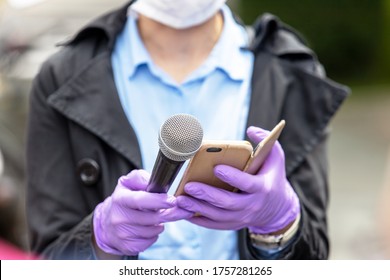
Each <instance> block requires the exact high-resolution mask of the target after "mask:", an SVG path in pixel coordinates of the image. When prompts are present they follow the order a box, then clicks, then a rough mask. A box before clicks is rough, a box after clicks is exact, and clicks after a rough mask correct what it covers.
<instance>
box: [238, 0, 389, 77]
mask: <svg viewBox="0 0 390 280" xmlns="http://www.w3.org/2000/svg"><path fill="white" fill-rule="evenodd" d="M384 6H385V7H386V9H384ZM389 6H390V1H389V0H360V1H356V0H327V1H312V0H301V1H289V0H278V1H275V0H241V1H239V6H238V10H237V12H238V14H239V15H240V16H241V17H242V19H243V21H244V22H245V23H247V24H250V23H253V21H254V20H255V18H256V17H257V16H258V15H259V14H261V13H265V12H268V13H272V14H274V15H276V16H278V17H279V18H280V19H281V20H282V21H283V22H285V23H287V24H288V25H291V26H292V27H293V28H295V29H297V30H299V32H300V33H301V34H302V35H303V36H304V37H305V38H306V40H307V41H308V44H309V46H310V47H311V48H313V49H314V50H315V51H316V53H317V54H318V56H319V58H320V60H321V62H322V63H323V64H324V65H325V68H326V70H327V73H328V75H329V76H330V77H331V78H334V79H336V80H338V81H341V82H345V83H353V84H356V83H358V84H359V83H367V82H376V80H377V75H376V74H377V72H378V71H377V70H378V69H377V67H378V66H379V64H380V67H381V68H382V69H387V68H386V65H385V64H386V63H387V64H389V63H390V62H388V61H387V62H386V63H385V61H383V53H382V55H378V54H379V53H381V52H383V49H381V48H380V47H379V46H381V42H383V37H384V36H386V34H388V33H389V28H387V31H384V30H385V25H384V18H385V15H384V13H383V11H384V10H386V11H387V17H389V15H388V14H389V13H390V12H389V9H390V8H389ZM387 24H389V19H388V20H387ZM387 45H388V46H389V42H387ZM387 51H389V47H387ZM378 61H381V63H378ZM382 74H383V73H382ZM389 82H390V81H389Z"/></svg>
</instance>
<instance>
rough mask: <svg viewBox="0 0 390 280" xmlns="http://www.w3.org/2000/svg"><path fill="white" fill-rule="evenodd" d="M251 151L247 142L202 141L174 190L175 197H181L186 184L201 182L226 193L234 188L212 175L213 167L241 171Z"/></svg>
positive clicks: (251, 148) (250, 146)
mask: <svg viewBox="0 0 390 280" xmlns="http://www.w3.org/2000/svg"><path fill="white" fill-rule="evenodd" d="M252 151H253V147H252V144H251V143H250V142H248V141H204V142H203V143H202V145H201V147H200V149H199V151H198V152H197V153H196V154H195V156H194V157H193V158H192V159H191V160H190V162H189V163H188V166H187V168H186V170H185V171H184V174H183V177H182V179H181V181H180V183H179V186H178V187H177V189H176V192H175V196H179V195H183V194H185V192H184V185H185V184H186V183H187V182H201V183H205V184H208V185H211V186H215V187H217V188H222V189H225V190H228V191H234V190H235V188H234V187H232V186H230V185H229V184H227V183H225V182H223V181H221V180H220V179H218V178H217V177H216V176H215V175H214V167H215V166H216V165H218V164H226V165H230V166H233V167H235V168H238V169H240V170H243V169H244V168H245V167H246V165H247V163H248V159H249V158H250V156H251V154H252Z"/></svg>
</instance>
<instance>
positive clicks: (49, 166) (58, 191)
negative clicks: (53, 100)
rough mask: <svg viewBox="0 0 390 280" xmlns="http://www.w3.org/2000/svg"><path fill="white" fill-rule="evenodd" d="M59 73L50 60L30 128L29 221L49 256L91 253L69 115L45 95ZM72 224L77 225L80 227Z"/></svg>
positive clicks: (33, 96) (38, 248)
mask: <svg viewBox="0 0 390 280" xmlns="http://www.w3.org/2000/svg"><path fill="white" fill-rule="evenodd" d="M55 90H56V78H55V76H54V74H53V71H51V68H50V66H48V63H46V64H45V65H44V66H43V68H42V70H41V72H40V73H39V74H38V76H37V77H36V78H35V79H34V82H33V85H32V89H31V92H30V109H29V119H28V128H27V151H26V152H27V154H26V159H27V209H28V211H27V223H28V228H29V236H30V243H31V249H32V251H34V252H36V253H37V254H40V255H41V256H43V257H44V258H50V259H74V258H76V259H90V258H92V248H91V242H90V240H91V213H90V212H88V211H87V209H85V208H84V207H83V206H82V205H84V203H83V198H82V196H81V193H80V189H79V183H78V182H76V176H73V173H74V170H75V167H74V166H73V165H74V164H73V162H74V161H73V159H72V153H71V152H70V151H71V147H70V143H69V141H68V140H67V139H69V135H68V129H67V126H68V124H67V120H66V119H65V118H64V117H63V116H61V115H60V114H59V113H58V112H56V111H55V110H54V109H52V108H51V107H50V106H49V105H48V103H47V97H48V96H49V94H50V93H52V92H54V91H55ZM74 225H77V226H76V227H75V226H74Z"/></svg>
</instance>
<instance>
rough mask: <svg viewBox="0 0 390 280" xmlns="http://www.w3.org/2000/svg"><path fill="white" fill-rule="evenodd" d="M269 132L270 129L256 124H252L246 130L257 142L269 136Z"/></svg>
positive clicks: (251, 138)
mask: <svg viewBox="0 0 390 280" xmlns="http://www.w3.org/2000/svg"><path fill="white" fill-rule="evenodd" d="M269 133H270V132H269V131H268V130H265V129H262V128H260V127H256V126H250V127H248V129H247V130H246V134H247V135H248V137H249V139H250V140H251V141H252V142H254V143H256V144H258V143H259V142H260V141H261V140H263V139H264V138H265V137H267V136H268V134H269Z"/></svg>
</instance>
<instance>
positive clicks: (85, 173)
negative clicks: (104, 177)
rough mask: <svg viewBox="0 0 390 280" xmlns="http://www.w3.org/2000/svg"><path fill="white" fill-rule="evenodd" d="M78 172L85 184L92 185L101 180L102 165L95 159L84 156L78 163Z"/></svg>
mask: <svg viewBox="0 0 390 280" xmlns="http://www.w3.org/2000/svg"><path fill="white" fill-rule="evenodd" d="M77 173H78V175H79V176H80V179H81V181H82V182H83V183H84V184H85V185H87V186H92V185H94V184H96V183H97V181H98V180H99V177H100V166H99V164H98V163H97V162H96V161H95V160H93V159H90V158H84V159H82V160H80V161H79V162H78V163H77Z"/></svg>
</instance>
